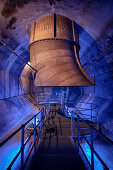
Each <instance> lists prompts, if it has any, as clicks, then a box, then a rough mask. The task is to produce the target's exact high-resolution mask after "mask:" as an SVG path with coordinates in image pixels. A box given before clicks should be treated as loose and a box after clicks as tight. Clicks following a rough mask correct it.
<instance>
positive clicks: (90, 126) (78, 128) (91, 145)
mask: <svg viewBox="0 0 113 170" xmlns="http://www.w3.org/2000/svg"><path fill="white" fill-rule="evenodd" d="M75 114H76V113H75ZM76 115H77V125H75V123H74V124H73V113H72V114H71V122H72V123H71V124H72V137H73V127H74V128H75V126H76V127H77V133H78V136H77V139H78V152H79V147H80V148H81V151H82V152H83V154H84V155H85V152H84V151H83V149H82V147H81V145H80V142H79V140H80V138H79V133H80V135H81V136H82V137H83V138H84V139H85V141H86V142H87V144H88V145H89V147H90V149H91V165H90V167H91V169H92V170H93V169H94V154H95V155H96V156H97V158H98V159H99V161H100V162H101V163H102V165H103V166H104V168H105V169H107V170H108V169H109V168H108V167H107V165H106V164H105V162H104V161H103V160H102V159H101V157H100V156H99V155H98V153H97V152H96V151H95V149H94V147H93V130H95V131H96V132H98V133H99V134H100V135H101V136H102V137H104V139H105V140H106V141H107V142H109V143H110V144H112V145H113V141H111V140H110V139H109V138H108V137H107V136H105V135H104V134H103V133H101V132H100V131H99V130H98V129H96V128H95V127H94V126H93V125H91V124H90V123H89V122H87V121H86V120H84V119H83V118H81V117H80V116H79V115H78V114H76ZM80 119H81V120H82V121H83V122H85V123H86V124H87V125H88V126H89V128H90V135H91V144H90V143H89V141H88V140H87V138H86V137H85V135H84V134H82V130H81V129H80V127H79V120H80ZM85 158H86V155H85ZM86 160H87V161H88V164H89V160H88V159H86Z"/></svg>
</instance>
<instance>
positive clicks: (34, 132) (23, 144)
mask: <svg viewBox="0 0 113 170" xmlns="http://www.w3.org/2000/svg"><path fill="white" fill-rule="evenodd" d="M39 114H41V117H42V115H44V108H42V109H41V110H40V111H39V112H38V113H37V114H36V115H34V116H33V117H32V118H30V119H29V120H28V121H27V122H26V123H24V124H22V125H21V127H20V128H18V129H17V130H16V131H15V132H13V133H12V134H11V135H10V136H9V137H7V138H6V139H5V140H4V141H2V142H1V143H0V147H2V146H3V145H4V144H6V143H7V142H8V141H9V140H10V139H11V138H12V137H14V136H15V135H16V134H17V133H18V132H21V146H20V150H19V151H18V153H17V154H16V156H15V157H14V158H13V160H12V161H11V163H10V164H9V166H8V167H7V170H10V169H11V167H12V166H13V164H14V163H15V161H16V160H17V158H18V157H19V155H20V154H21V169H24V167H25V166H26V163H27V161H28V159H29V156H30V154H31V152H32V150H33V149H34V154H35V152H36V143H37V142H38V139H41V131H42V123H43V118H41V119H40V121H38V124H36V117H37V116H38V115H39ZM32 120H33V122H34V123H33V129H32V132H31V134H30V135H29V136H27V139H26V140H25V133H26V129H25V127H26V126H27V125H29V123H30V122H31V121H32ZM37 128H38V129H39V132H38V134H36V133H37ZM32 135H34V139H33V145H32V147H31V148H30V151H29V153H28V155H27V158H26V160H25V159H24V150H25V146H26V144H27V143H28V142H29V140H30V138H31V136H32Z"/></svg>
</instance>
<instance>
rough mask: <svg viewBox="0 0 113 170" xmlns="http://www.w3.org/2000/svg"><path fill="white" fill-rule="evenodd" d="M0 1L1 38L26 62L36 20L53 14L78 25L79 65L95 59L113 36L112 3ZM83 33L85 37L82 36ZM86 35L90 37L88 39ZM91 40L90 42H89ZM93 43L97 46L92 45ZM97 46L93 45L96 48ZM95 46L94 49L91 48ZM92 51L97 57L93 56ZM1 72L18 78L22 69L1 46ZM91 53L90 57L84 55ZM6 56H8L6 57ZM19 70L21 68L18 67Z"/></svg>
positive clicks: (86, 0)
mask: <svg viewBox="0 0 113 170" xmlns="http://www.w3.org/2000/svg"><path fill="white" fill-rule="evenodd" d="M50 2H51V1H48V0H42V1H36V0H35V1H25V0H23V1H19V0H18V1H10V0H8V1H7V2H6V3H5V2H4V1H2V0H1V1H0V10H1V14H0V30H1V33H0V36H1V37H0V38H1V40H3V42H5V43H6V44H7V45H8V46H9V47H11V49H13V50H14V51H15V52H16V53H17V54H18V55H20V56H21V57H23V58H25V60H27V61H29V50H28V45H29V30H30V28H31V25H32V24H33V22H34V21H36V20H37V19H38V18H40V17H42V16H45V15H49V14H51V13H53V12H56V13H58V14H62V15H64V16H67V17H69V18H70V19H72V20H74V21H75V22H76V23H77V24H78V25H79V28H80V29H79V34H80V46H81V49H80V58H83V59H82V61H81V63H82V64H83V65H84V64H87V62H86V63H84V61H85V60H86V61H87V59H86V58H87V57H88V55H90V57H93V59H94V58H97V56H98V55H99V54H100V50H101V51H103V50H104V48H105V47H106V46H108V45H109V43H110V42H109V41H110V39H112V33H113V31H112V30H113V29H112V28H113V22H112V20H113V1H112V0H108V1H98V0H96V1H92V0H85V1H79V0H76V1H74V0H71V1H64V0H60V1H57V0H56V1H55V5H53V6H51V5H50V4H51V3H50ZM84 32H86V34H85V33H84ZM88 34H89V35H88ZM91 37H92V38H91ZM91 39H92V40H91ZM95 41H96V42H95ZM96 43H97V44H98V45H95V44H96ZM94 46H95V47H94ZM92 47H93V48H95V49H96V51H97V54H96V53H95V54H93V51H94V50H95V49H94V50H93V49H92ZM0 50H1V52H2V53H1V60H2V65H1V67H2V69H4V70H7V71H13V72H16V73H18V74H20V72H21V70H22V69H23V67H24V66H25V65H24V63H21V61H20V60H18V59H17V58H16V57H15V56H14V55H13V54H10V51H8V50H7V49H6V48H5V47H3V46H1V47H0ZM87 51H88V53H89V52H90V54H88V53H87ZM6 53H7V54H6ZM93 55H94V56H93ZM20 66H21V67H20Z"/></svg>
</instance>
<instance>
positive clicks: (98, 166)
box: [81, 142, 104, 170]
mask: <svg viewBox="0 0 113 170" xmlns="http://www.w3.org/2000/svg"><path fill="white" fill-rule="evenodd" d="M81 146H82V148H83V150H84V152H85V154H86V156H87V158H88V160H89V162H90V164H91V150H90V147H89V145H88V144H87V143H85V142H84V143H82V144H81ZM94 169H95V170H97V169H98V170H104V168H103V165H102V164H101V162H100V161H99V159H98V158H97V157H96V155H95V154H94Z"/></svg>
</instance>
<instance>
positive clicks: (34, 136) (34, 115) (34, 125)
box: [34, 115, 36, 154]
mask: <svg viewBox="0 0 113 170" xmlns="http://www.w3.org/2000/svg"><path fill="white" fill-rule="evenodd" d="M35 140H36V115H34V154H35V153H36V141H35Z"/></svg>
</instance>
